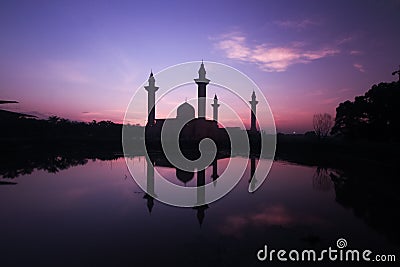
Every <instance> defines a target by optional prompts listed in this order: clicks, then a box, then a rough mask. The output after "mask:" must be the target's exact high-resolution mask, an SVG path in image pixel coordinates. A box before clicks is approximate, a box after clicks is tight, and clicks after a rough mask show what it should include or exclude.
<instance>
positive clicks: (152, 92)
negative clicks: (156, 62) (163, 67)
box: [144, 71, 158, 126]
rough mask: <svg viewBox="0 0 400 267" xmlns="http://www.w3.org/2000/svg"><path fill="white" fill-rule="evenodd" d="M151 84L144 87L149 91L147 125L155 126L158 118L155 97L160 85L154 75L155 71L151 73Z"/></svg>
mask: <svg viewBox="0 0 400 267" xmlns="http://www.w3.org/2000/svg"><path fill="white" fill-rule="evenodd" d="M148 82H149V85H147V86H145V87H144V89H146V91H147V92H148V95H147V112H148V117H147V126H153V125H154V123H155V120H156V118H155V117H156V106H155V99H156V91H157V90H158V87H157V86H156V80H155V79H154V76H153V71H152V72H151V73H150V77H149V80H148Z"/></svg>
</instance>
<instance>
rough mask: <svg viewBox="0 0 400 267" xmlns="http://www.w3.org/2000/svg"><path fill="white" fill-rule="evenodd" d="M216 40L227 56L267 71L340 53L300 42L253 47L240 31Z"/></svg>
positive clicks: (332, 49)
mask: <svg viewBox="0 0 400 267" xmlns="http://www.w3.org/2000/svg"><path fill="white" fill-rule="evenodd" d="M215 40H217V42H216V43H215V47H216V48H217V49H219V50H222V51H224V52H225V55H226V57H228V58H230V59H236V60H240V61H244V62H251V63H255V64H257V65H259V67H260V69H262V70H263V71H266V72H281V71H285V70H286V69H287V68H288V67H289V66H291V65H293V64H299V63H303V64H305V63H310V62H312V61H314V60H317V59H322V58H325V57H329V56H333V55H336V54H338V53H339V50H337V49H335V48H329V47H326V48H321V49H315V50H307V49H304V48H303V44H302V43H298V42H297V43H292V44H290V45H287V46H272V45H270V44H260V45H256V46H254V47H251V46H249V45H248V44H247V42H246V38H245V37H244V36H243V35H241V34H240V33H231V34H224V35H222V36H221V37H220V38H216V39H215Z"/></svg>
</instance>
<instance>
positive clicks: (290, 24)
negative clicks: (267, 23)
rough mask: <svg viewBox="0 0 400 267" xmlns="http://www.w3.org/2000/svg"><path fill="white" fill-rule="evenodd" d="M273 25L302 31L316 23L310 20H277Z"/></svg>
mask: <svg viewBox="0 0 400 267" xmlns="http://www.w3.org/2000/svg"><path fill="white" fill-rule="evenodd" d="M274 24H276V25H278V26H280V27H282V28H288V29H297V30H302V29H305V28H307V27H308V26H312V25H317V24H318V23H316V22H315V21H313V20H310V19H303V20H277V21H274Z"/></svg>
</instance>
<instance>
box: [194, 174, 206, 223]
mask: <svg viewBox="0 0 400 267" xmlns="http://www.w3.org/2000/svg"><path fill="white" fill-rule="evenodd" d="M205 184H206V170H201V171H198V172H197V205H198V206H196V207H194V209H196V210H197V220H198V221H199V224H200V226H201V225H202V223H203V220H204V217H205V210H206V209H208V205H205V204H204V203H205V199H206V188H205V187H204V185H205Z"/></svg>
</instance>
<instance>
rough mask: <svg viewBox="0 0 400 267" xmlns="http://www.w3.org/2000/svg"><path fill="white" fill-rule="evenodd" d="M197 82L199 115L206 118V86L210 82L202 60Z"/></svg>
mask: <svg viewBox="0 0 400 267" xmlns="http://www.w3.org/2000/svg"><path fill="white" fill-rule="evenodd" d="M194 81H195V82H196V84H197V117H198V118H203V119H205V117H206V87H207V84H208V83H209V82H210V80H209V79H207V78H206V69H205V68H204V63H203V61H201V65H200V69H199V78H198V79H194Z"/></svg>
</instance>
